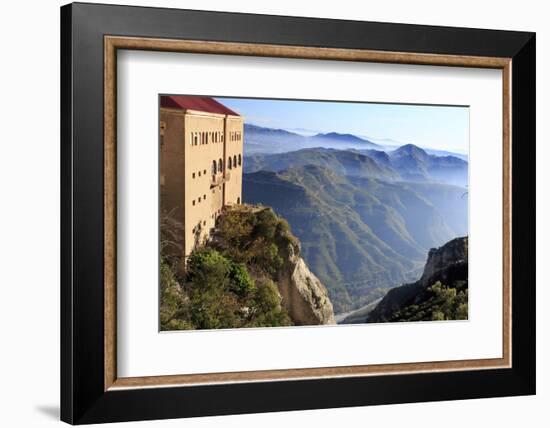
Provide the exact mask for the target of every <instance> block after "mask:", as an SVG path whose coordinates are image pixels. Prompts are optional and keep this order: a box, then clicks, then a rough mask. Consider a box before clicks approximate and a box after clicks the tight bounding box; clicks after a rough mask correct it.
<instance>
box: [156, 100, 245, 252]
mask: <svg viewBox="0 0 550 428" xmlns="http://www.w3.org/2000/svg"><path fill="white" fill-rule="evenodd" d="M242 169H243V119H242V117H241V116H239V114H237V113H235V112H234V111H232V110H231V109H229V108H227V107H226V106H224V105H223V104H221V103H219V102H218V101H216V100H214V99H213V98H210V97H196V96H182V95H170V96H161V98H160V205H161V209H162V210H163V211H165V212H169V213H171V215H172V216H173V217H174V218H175V219H177V220H179V221H180V222H181V223H182V224H183V225H184V233H183V236H182V237H181V242H180V243H179V244H180V245H181V246H182V248H183V250H184V256H189V254H190V253H191V251H192V250H193V248H194V247H195V246H196V245H197V243H199V242H202V241H204V240H205V239H207V238H208V236H209V233H210V230H211V229H212V228H213V227H214V226H215V224H216V219H217V217H218V216H219V215H220V213H221V210H222V208H223V207H224V206H226V205H233V204H240V203H241V198H242Z"/></svg>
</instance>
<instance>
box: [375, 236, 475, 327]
mask: <svg viewBox="0 0 550 428" xmlns="http://www.w3.org/2000/svg"><path fill="white" fill-rule="evenodd" d="M467 293H468V237H462V238H456V239H453V240H452V241H449V242H447V243H446V244H445V245H443V246H442V247H439V248H432V249H431V250H430V251H429V253H428V260H427V262H426V265H425V267H424V272H423V274H422V277H421V278H420V279H419V280H418V281H416V282H413V283H410V284H405V285H402V286H400V287H396V288H393V289H391V290H390V291H389V292H388V293H387V294H386V296H385V297H384V298H383V299H382V300H381V301H380V303H378V305H377V306H376V307H375V308H374V309H373V310H372V311H371V312H370V313H369V315H368V317H367V319H366V320H365V321H366V322H369V323H375V322H388V321H410V320H429V319H438V320H439V319H463V318H464V317H466V318H467V298H468V294H467ZM442 317H443V318H442Z"/></svg>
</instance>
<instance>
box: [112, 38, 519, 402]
mask: <svg viewBox="0 0 550 428" xmlns="http://www.w3.org/2000/svg"><path fill="white" fill-rule="evenodd" d="M118 49H129V50H147V51H168V52H182V53H202V54H213V55H216V54H218V55H241V56H261V57H279V58H298V59H323V60H336V61H359V62H379V63H394V64H417V65H441V66H455V67H477V68H494V69H501V70H502V82H503V85H502V91H503V109H502V120H503V122H502V125H503V135H502V144H503V189H502V192H503V219H502V220H503V254H502V257H503V308H502V310H503V312H502V313H503V320H502V335H503V341H502V344H503V347H502V348H503V349H502V358H492V359H474V360H458V361H432V362H421V363H401V364H377V365H357V366H342V367H322V368H304V369H282V370H262V371H245V372H227V373H204V374H187V375H170V376H147V377H128V378H119V377H118V376H117V367H116V361H117V360H116V334H117V332H116V327H117V325H116V226H117V219H116V188H117V187H116V177H117V170H116V163H117V162H116V123H117V118H116V79H117V75H116V67H117V56H116V54H117V50H118ZM511 65H512V60H511V58H497V57H478V56H460V55H439V54H419V53H407V52H383V51H369V50H361V49H337V48H319V47H302V46H282V45H266V44H250V43H232V42H212V41H196V40H169V39H154V38H137V37H118V36H105V37H104V229H105V232H104V329H105V331H104V389H105V391H107V390H110V389H121V388H139V387H161V386H174V385H181V386H185V385H188V386H189V385H197V384H218V383H232V382H258V381H271V380H296V379H308V378H331V377H332V378H334V377H357V376H368V375H383V374H386V375H391V374H404V373H419V372H441V371H457V370H472V369H476V370H479V369H496V368H508V367H511V361H512V354H511V339H512V312H511V292H512V290H511V277H512V265H511V263H512V259H511V251H512V247H511V245H512V242H511V240H512V234H511V228H512V223H511V219H512V217H511V216H512V205H511V191H512V188H511V186H512V165H511V123H512V122H511V115H512V110H511V77H512V71H511V70H512V67H511Z"/></svg>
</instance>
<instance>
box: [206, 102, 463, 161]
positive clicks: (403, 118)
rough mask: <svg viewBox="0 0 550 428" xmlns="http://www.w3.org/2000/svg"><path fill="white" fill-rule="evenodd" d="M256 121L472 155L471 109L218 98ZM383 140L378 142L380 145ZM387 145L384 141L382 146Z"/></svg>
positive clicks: (257, 123)
mask: <svg viewBox="0 0 550 428" xmlns="http://www.w3.org/2000/svg"><path fill="white" fill-rule="evenodd" d="M216 99H217V100H218V101H219V102H221V103H222V104H225V105H226V106H227V107H229V108H231V109H232V110H235V111H236V112H238V113H239V114H241V115H242V116H244V118H245V122H246V123H252V124H255V125H259V126H265V127H269V128H281V129H286V130H290V131H295V132H298V133H303V134H312V133H318V132H323V133H326V132H339V133H346V134H354V135H358V136H363V137H367V138H368V137H370V138H372V139H374V140H375V142H380V140H383V139H390V140H395V141H396V143H392V142H391V141H389V142H387V144H401V143H402V144H406V143H412V144H416V145H418V146H421V147H427V148H432V149H438V150H449V151H454V152H459V153H464V154H467V153H468V142H469V109H468V108H467V107H446V106H421V105H403V104H375V103H346V102H328V101H288V100H272V99H250V98H223V97H219V98H216ZM376 140H378V141H376ZM381 143H382V144H384V141H382V142H381Z"/></svg>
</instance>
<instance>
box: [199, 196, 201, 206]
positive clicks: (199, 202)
mask: <svg viewBox="0 0 550 428" xmlns="http://www.w3.org/2000/svg"><path fill="white" fill-rule="evenodd" d="M200 203H201V197H200V196H199V204H200Z"/></svg>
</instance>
